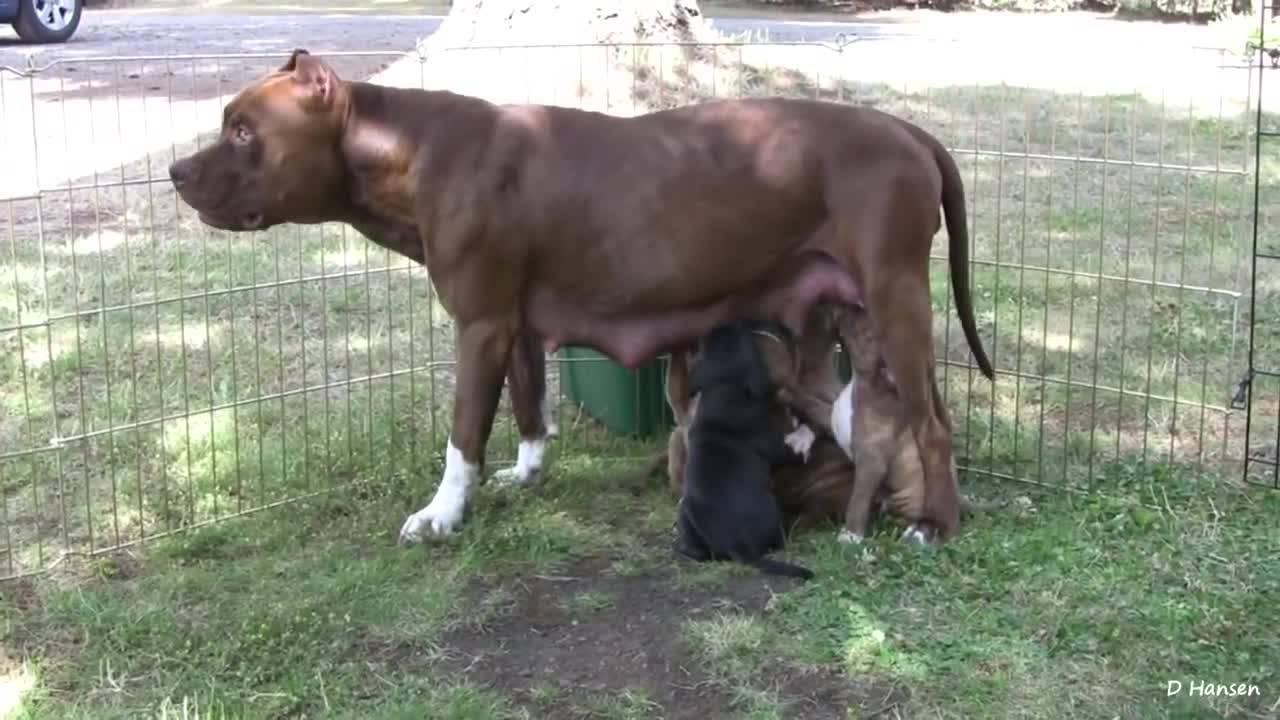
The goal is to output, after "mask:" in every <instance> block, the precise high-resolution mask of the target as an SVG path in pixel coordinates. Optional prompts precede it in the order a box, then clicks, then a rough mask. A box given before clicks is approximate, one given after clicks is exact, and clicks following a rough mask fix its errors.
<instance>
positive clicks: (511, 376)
mask: <svg viewBox="0 0 1280 720" xmlns="http://www.w3.org/2000/svg"><path fill="white" fill-rule="evenodd" d="M507 390H508V392H509V393H510V394H511V409H512V412H513V413H514V414H515V417H516V427H517V429H519V431H520V444H519V445H518V446H517V449H516V464H515V465H514V466H512V467H509V468H504V469H502V470H499V471H498V472H496V473H494V475H493V479H494V480H495V481H497V482H500V483H504V484H513V485H523V484H525V483H528V482H532V481H535V480H537V479H538V478H540V477H541V476H542V471H543V468H544V467H545V464H544V461H543V456H544V455H545V453H546V445H547V437H548V436H549V435H550V434H551V433H550V431H551V427H550V426H551V417H550V401H549V398H548V397H547V365H546V355H545V353H544V351H543V349H542V345H541V344H540V343H539V342H538V338H537V337H536V336H534V335H531V334H529V333H522V334H521V335H520V336H518V337H517V338H516V341H515V343H514V344H513V345H512V346H511V360H510V362H509V363H508V366H507Z"/></svg>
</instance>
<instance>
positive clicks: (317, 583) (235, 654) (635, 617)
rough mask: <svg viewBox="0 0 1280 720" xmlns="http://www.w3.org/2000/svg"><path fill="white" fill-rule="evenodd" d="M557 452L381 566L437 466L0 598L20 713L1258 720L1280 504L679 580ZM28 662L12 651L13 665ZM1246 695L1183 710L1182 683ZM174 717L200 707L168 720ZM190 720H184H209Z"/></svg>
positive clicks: (1214, 499) (1038, 524)
mask: <svg viewBox="0 0 1280 720" xmlns="http://www.w3.org/2000/svg"><path fill="white" fill-rule="evenodd" d="M608 449H609V448H599V447H592V446H591V445H590V444H589V443H585V442H582V441H575V440H569V439H558V440H556V441H555V442H554V451H553V452H554V453H555V454H554V456H553V458H554V459H553V463H554V472H552V473H551V474H550V475H549V477H548V478H547V479H546V481H545V483H544V484H543V485H541V486H539V487H536V488H525V489H520V490H499V489H495V488H493V487H492V486H486V487H485V489H484V490H483V491H482V492H481V493H480V494H479V496H478V500H477V501H476V502H475V504H474V505H473V506H472V509H473V511H472V513H471V514H470V516H469V519H468V522H467V523H466V526H465V530H463V531H462V532H461V534H460V535H458V536H456V537H454V538H452V539H450V540H449V541H447V542H444V543H440V544H436V545H431V546H425V547H414V548H402V547H396V546H395V545H394V537H395V531H396V529H397V528H398V526H399V523H400V521H401V520H402V519H403V516H404V515H405V513H406V512H408V511H410V510H411V509H412V508H414V507H416V505H417V504H419V503H421V501H422V499H423V498H424V494H423V493H424V488H425V487H427V486H428V484H429V483H430V482H431V481H432V480H433V479H434V478H435V476H436V474H437V472H438V464H437V463H436V462H435V461H433V460H428V459H426V458H425V457H424V459H423V461H422V462H421V463H420V464H418V465H410V464H408V463H405V464H403V465H402V466H401V468H400V470H401V471H402V473H403V478H399V477H398V479H396V480H394V481H393V482H391V483H385V482H381V481H377V482H370V483H365V484H361V485H360V486H359V487H357V488H355V489H352V490H350V491H344V492H342V493H339V494H335V495H331V496H326V497H324V498H322V499H316V500H312V501H308V502H305V503H303V504H301V505H297V506H293V507H291V508H289V509H287V510H281V511H272V512H268V513H267V514H263V515H259V516H254V517H251V518H245V519H241V520H237V521H233V522H229V523H226V524H224V525H219V526H214V527H210V528H205V529H200V530H197V531H194V532H192V533H189V534H186V535H182V536H178V537H176V538H173V539H168V540H163V541H160V542H158V543H157V544H155V545H153V546H149V548H148V549H147V551H146V552H145V553H119V554H115V555H109V556H104V557H100V558H98V559H96V560H93V561H91V562H88V563H84V564H81V563H76V564H75V565H73V566H67V567H65V568H64V569H63V570H62V571H60V572H57V573H55V574H54V575H53V576H52V577H51V578H47V579H41V580H39V581H35V582H33V581H21V582H20V583H19V584H17V585H10V586H8V587H7V588H6V591H5V593H4V601H3V605H0V608H2V609H3V613H4V615H5V628H6V631H5V637H4V640H3V643H4V647H5V648H6V652H7V653H8V655H9V662H8V667H7V671H8V673H9V674H8V679H9V683H11V684H13V685H14V686H15V687H19V686H21V687H27V688H29V690H27V694H25V695H24V696H23V699H22V704H21V706H20V707H21V709H20V710H18V711H17V712H16V714H13V715H11V716H10V717H18V718H26V717H31V718H36V717H50V718H52V717H59V718H78V717H84V718H105V717H131V718H132V717H179V716H181V717H197V716H198V717H202V718H206V717H213V718H221V717H237V718H240V717H254V718H257V717H351V718H356V717H379V718H398V717H403V718H410V717H412V718H421V717H430V718H440V719H441V720H444V719H446V718H476V719H480V718H486V719H487V718H518V717H529V718H544V717H555V718H560V717H584V718H585V717H590V718H655V717H667V718H692V717H744V718H776V717H794V718H858V717H873V716H874V717H907V718H920V717H948V718H973V717H1031V718H1065V717H1088V718H1093V717H1108V718H1110V717H1123V718H1144V719H1145V718H1163V717H1177V718H1203V717H1210V716H1213V717H1264V716H1269V715H1268V713H1272V714H1273V713H1274V710H1275V708H1274V703H1276V702H1277V700H1280V687H1277V686H1276V685H1275V672H1276V669H1277V667H1280V646H1278V645H1277V644H1276V643H1275V642H1274V640H1275V636H1274V633H1272V632H1271V631H1270V629H1269V628H1271V627H1273V626H1274V622H1275V620H1276V619H1277V618H1276V610H1275V607H1274V603H1273V598H1274V596H1275V594H1276V592H1277V591H1280V537H1278V536H1277V535H1276V533H1275V531H1274V527H1275V517H1276V513H1278V512H1280V495H1277V494H1276V493H1271V492H1255V493H1254V494H1252V495H1250V494H1247V493H1245V492H1242V491H1241V490H1240V489H1239V488H1236V487H1232V486H1230V485H1228V484H1223V483H1219V482H1215V481H1214V480H1212V479H1209V478H1205V477H1200V476H1196V475H1193V474H1187V473H1181V472H1174V473H1169V472H1167V469H1164V468H1160V467H1152V468H1146V469H1143V468H1138V467H1134V466H1129V467H1117V468H1114V469H1113V477H1115V478H1116V483H1117V484H1116V487H1115V488H1114V489H1113V490H1114V492H1112V493H1111V494H1109V495H1107V496H1089V497H1086V496H1077V495H1067V494H1061V493H1056V492H1047V493H1043V494H1042V493H1040V492H1037V491H1023V490H1016V491H1011V487H1010V486H1009V485H1008V484H1006V483H1000V482H997V481H991V480H972V479H971V480H969V481H967V482H966V483H965V485H966V489H967V491H968V492H969V493H971V494H975V495H978V496H987V497H994V496H1000V497H1012V498H1013V502H1011V503H1010V505H1009V506H1008V507H1007V508H1006V509H1004V510H998V511H992V512H990V513H989V514H984V515H980V516H977V517H976V518H975V519H973V520H972V521H971V522H970V523H969V524H968V525H967V527H966V531H965V534H964V535H963V536H962V537H961V538H959V539H958V540H956V541H955V542H954V543H952V544H950V545H948V546H946V547H945V548H942V549H940V550H933V551H922V550H920V549H918V548H916V547H914V546H910V545H906V544H903V543H900V542H898V541H897V540H896V539H895V537H894V535H893V533H892V531H891V530H889V529H886V531H885V532H883V533H881V534H879V535H876V536H874V537H872V538H871V539H870V540H869V542H868V543H867V544H866V545H864V546H862V547H849V546H843V545H839V544H837V543H836V542H835V532H834V530H829V529H820V530H814V531H810V532H806V533H804V534H802V535H800V536H799V537H798V538H797V539H796V540H795V541H794V544H793V546H792V547H791V548H790V549H789V550H788V553H787V555H788V556H790V557H797V558H802V559H803V560H804V561H805V562H806V563H807V564H808V565H809V566H810V567H812V568H813V569H814V570H816V571H817V573H818V578H817V579H815V580H814V581H812V582H810V583H808V584H803V585H798V584H794V583H793V582H792V581H787V580H775V579H767V578H765V577H763V576H760V575H757V574H755V573H754V571H747V570H744V569H740V568H737V567H733V566H729V565H725V564H717V565H710V566H694V565H691V564H689V563H685V562H680V561H676V560H675V559H673V557H672V555H671V552H670V550H669V544H668V539H669V534H668V528H669V525H670V522H671V518H672V502H671V501H670V499H669V498H668V497H667V496H666V495H665V491H664V490H663V489H660V488H659V487H657V486H658V485H659V484H660V483H659V482H658V481H657V480H654V481H652V482H651V483H650V484H649V485H647V486H640V485H637V484H635V483H633V482H630V481H628V480H627V479H626V478H625V476H626V475H627V473H628V472H633V471H634V467H633V466H632V467H628V466H626V465H620V464H616V463H612V464H611V463H603V462H601V461H600V460H599V457H600V455H601V454H603V453H604V452H605V451H606V450H608ZM19 658H24V659H25V661H24V662H20V661H19ZM1197 679H1199V680H1207V681H1211V682H1222V683H1236V682H1244V683H1252V684H1254V685H1257V686H1258V687H1259V692H1260V694H1259V695H1256V696H1253V697H1236V698H1203V697H1196V698H1192V697H1187V696H1186V695H1185V694H1183V695H1182V696H1180V697H1175V698H1168V697H1166V692H1165V688H1166V681H1168V680H1182V681H1184V686H1189V684H1190V681H1192V680H1197ZM182 712H187V713H193V714H188V715H180V713H182ZM197 712H198V715H197V714H194V713H197ZM877 713H879V714H877Z"/></svg>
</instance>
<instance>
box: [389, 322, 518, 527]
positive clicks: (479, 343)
mask: <svg viewBox="0 0 1280 720" xmlns="http://www.w3.org/2000/svg"><path fill="white" fill-rule="evenodd" d="M456 337H457V347H456V350H455V353H456V357H457V364H456V366H455V367H456V368H457V370H456V378H457V380H456V383H457V387H456V392H455V394H454V400H453V427H452V431H451V432H450V435H449V446H448V448H447V449H446V450H445V459H444V473H443V475H442V476H441V479H440V485H439V487H437V488H436V494H435V496H434V497H432V498H431V502H430V503H429V504H427V506H426V507H424V508H422V509H421V510H419V511H417V512H415V513H414V514H412V515H410V516H409V518H408V519H407V520H405V521H404V525H402V526H401V528H400V541H401V542H403V543H412V542H418V541H421V540H423V539H426V538H427V537H432V536H434V537H440V536H444V535H448V534H449V533H451V532H453V529H454V528H455V527H456V526H457V525H458V523H459V522H461V520H462V514H463V510H464V509H465V508H466V504H467V496H468V495H469V494H470V492H471V488H472V487H473V486H475V484H476V483H477V482H478V481H479V480H480V474H481V473H482V472H483V471H484V451H485V446H486V445H488V443H489V433H490V431H492V430H493V417H494V415H495V414H496V412H497V409H498V398H499V396H500V395H501V394H502V378H503V375H504V374H505V373H506V371H507V363H508V361H509V358H510V354H511V346H512V343H513V341H514V338H515V329H514V326H513V324H512V323H509V322H505V321H501V320H488V319H486V320H477V321H473V322H469V323H466V324H465V325H464V324H462V323H459V324H458V331H457V335H456Z"/></svg>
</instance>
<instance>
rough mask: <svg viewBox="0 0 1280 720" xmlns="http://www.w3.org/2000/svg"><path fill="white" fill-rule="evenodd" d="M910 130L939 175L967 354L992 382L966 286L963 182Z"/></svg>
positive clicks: (944, 156) (949, 160)
mask: <svg viewBox="0 0 1280 720" xmlns="http://www.w3.org/2000/svg"><path fill="white" fill-rule="evenodd" d="M913 129H914V130H915V134H916V136H917V137H918V138H919V139H920V140H922V141H924V142H925V143H926V144H928V146H929V149H930V150H932V151H933V159H934V161H935V162H936V163H937V164H938V170H939V171H940V172H941V173H942V209H943V211H944V212H945V214H946V223H947V243H948V245H949V247H948V248H947V256H948V257H949V258H950V264H951V288H952V291H953V292H954V293H955V297H956V314H957V315H959V316H960V327H961V328H962V329H963V330H964V337H965V340H967V341H968V343H969V350H970V351H972V352H973V357H974V359H975V360H976V361H977V362H978V369H979V370H981V371H982V374H983V375H986V376H987V379H988V380H995V371H994V370H993V369H992V366H991V360H990V359H989V358H988V357H987V352H986V350H984V349H983V347H982V339H981V338H979V337H978V323H977V320H976V319H975V318H974V314H973V294H972V290H971V288H970V286H969V220H968V212H967V210H966V209H965V204H964V203H965V200H964V179H963V178H961V177H960V168H959V167H957V166H956V161H955V158H953V157H952V156H951V153H949V152H947V148H946V147H944V146H943V144H942V143H941V142H939V141H938V139H937V138H936V137H934V136H933V135H931V134H929V133H928V132H927V131H925V130H924V129H922V128H918V127H914V126H913Z"/></svg>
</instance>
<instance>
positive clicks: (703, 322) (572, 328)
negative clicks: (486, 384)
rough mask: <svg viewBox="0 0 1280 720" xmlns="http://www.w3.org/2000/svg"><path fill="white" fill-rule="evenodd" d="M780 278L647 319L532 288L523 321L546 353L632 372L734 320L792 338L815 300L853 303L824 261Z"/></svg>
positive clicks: (845, 283) (854, 293) (835, 267)
mask: <svg viewBox="0 0 1280 720" xmlns="http://www.w3.org/2000/svg"><path fill="white" fill-rule="evenodd" d="M808 255H809V256H810V257H812V259H811V260H810V259H806V260H804V261H802V262H801V263H800V265H799V266H798V267H797V268H793V269H792V270H791V271H789V272H788V275H787V276H786V277H785V278H782V279H781V281H779V279H778V278H770V277H765V278H762V279H761V280H760V281H759V282H758V283H754V284H753V285H754V287H752V288H748V289H744V290H740V291H738V292H737V293H734V294H732V295H728V296H725V297H722V298H720V299H719V300H717V301H715V302H713V303H711V304H707V305H701V306H698V307H679V306H674V305H672V306H670V307H667V308H663V309H661V310H657V311H653V310H651V311H648V312H645V313H634V312H628V310H627V308H625V307H619V308H614V309H611V311H610V312H607V313H606V312H600V311H589V310H587V309H585V306H586V305H587V303H586V302H574V301H573V300H572V299H570V298H568V297H566V296H565V295H564V294H563V293H561V292H559V291H558V290H557V289H556V288H550V287H541V288H534V289H533V290H532V291H531V292H530V293H529V296H528V299H529V302H528V304H527V305H526V315H525V318H526V322H527V324H528V327H529V329H530V330H531V331H532V332H533V333H534V334H535V335H537V336H538V337H539V338H540V339H541V340H542V341H543V344H544V346H545V347H546V349H547V351H548V352H554V351H555V350H557V349H559V348H560V347H562V346H564V345H575V346H580V347H589V348H592V349H594V350H596V351H598V352H601V353H603V354H605V355H607V356H609V358H610V359H612V360H613V361H614V362H617V363H619V364H621V365H623V366H624V367H627V368H631V369H634V368H636V367H638V366H640V365H642V364H644V363H646V362H648V361H650V360H652V359H654V358H655V357H657V356H658V355H661V354H663V353H665V352H670V351H673V350H680V349H684V348H688V347H691V346H693V345H694V344H696V343H697V342H698V340H699V339H700V338H701V337H702V336H703V335H705V334H706V333H708V332H710V330H711V329H712V328H713V327H715V326H716V325H718V324H720V323H723V322H730V321H733V320H737V319H740V318H755V319H760V320H770V321H775V322H779V323H781V324H783V325H785V326H786V327H788V328H789V329H790V330H791V331H792V332H794V333H796V334H797V335H799V334H801V333H802V332H803V331H804V325H805V319H806V316H807V314H808V312H809V309H810V308H812V307H813V305H814V304H815V303H817V302H820V301H828V302H837V303H846V304H851V305H858V304H861V302H862V296H861V292H860V291H859V288H858V285H857V283H856V282H855V281H854V279H853V277H852V276H850V275H849V273H848V272H847V271H846V270H845V269H844V268H843V267H841V266H840V265H839V264H837V263H836V262H835V261H834V260H832V259H831V258H830V257H829V256H826V255H823V254H820V253H815V252H810V253H808ZM633 298H634V300H635V302H636V303H637V304H642V305H644V306H646V307H654V306H655V305H657V306H658V307H661V303H660V301H657V302H655V299H654V298H648V297H636V296H633Z"/></svg>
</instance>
